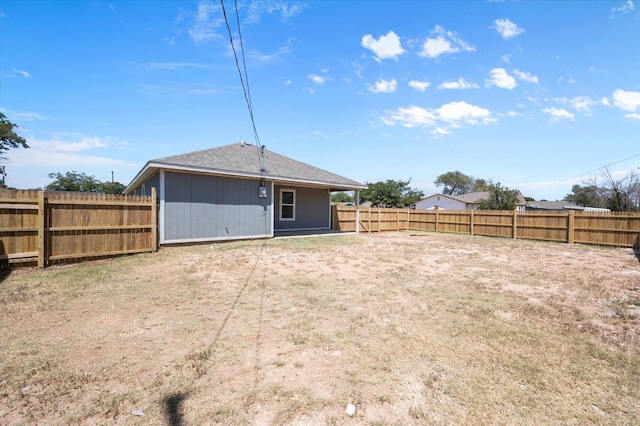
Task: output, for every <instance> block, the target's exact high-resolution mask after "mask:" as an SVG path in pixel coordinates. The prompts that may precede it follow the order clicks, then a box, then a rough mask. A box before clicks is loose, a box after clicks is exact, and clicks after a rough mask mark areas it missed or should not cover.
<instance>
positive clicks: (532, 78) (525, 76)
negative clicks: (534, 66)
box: [513, 70, 538, 84]
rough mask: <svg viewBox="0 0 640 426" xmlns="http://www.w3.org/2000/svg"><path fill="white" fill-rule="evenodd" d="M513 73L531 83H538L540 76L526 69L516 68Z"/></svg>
mask: <svg viewBox="0 0 640 426" xmlns="http://www.w3.org/2000/svg"><path fill="white" fill-rule="evenodd" d="M513 73H514V74H515V75H516V77H518V79H520V80H523V81H526V82H529V83H535V84H538V76H535V75H532V74H531V73H528V72H525V71H520V70H514V71H513Z"/></svg>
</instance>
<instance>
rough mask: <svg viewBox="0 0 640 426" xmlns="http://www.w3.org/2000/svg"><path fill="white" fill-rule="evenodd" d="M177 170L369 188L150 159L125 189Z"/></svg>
mask: <svg viewBox="0 0 640 426" xmlns="http://www.w3.org/2000/svg"><path fill="white" fill-rule="evenodd" d="M161 169H164V170H175V171H184V172H193V173H205V174H212V175H218V176H237V177H241V178H252V179H265V180H272V181H274V182H282V183H290V184H304V185H309V186H320V187H323V188H327V187H328V188H329V189H330V190H331V191H356V190H360V189H366V188H368V186H367V185H364V184H359V185H358V184H355V185H351V184H344V183H339V182H324V181H314V180H308V179H299V178H291V177H284V176H271V175H262V174H260V173H247V172H235V171H230V170H220V169H211V168H207V167H192V166H181V165H177V164H168V163H159V162H154V161H149V162H147V164H146V165H145V166H144V167H143V169H142V170H141V171H140V172H139V173H138V174H137V175H136V177H134V178H133V180H132V181H131V183H130V184H129V186H127V188H126V189H125V190H124V193H125V194H128V193H130V192H131V191H133V188H135V187H136V186H137V185H138V184H139V183H140V181H142V180H144V177H145V176H149V177H150V176H151V175H153V174H155V172H156V170H161Z"/></svg>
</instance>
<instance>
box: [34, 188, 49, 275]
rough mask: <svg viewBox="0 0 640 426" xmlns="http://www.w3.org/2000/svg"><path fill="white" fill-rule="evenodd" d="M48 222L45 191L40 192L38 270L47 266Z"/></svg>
mask: <svg viewBox="0 0 640 426" xmlns="http://www.w3.org/2000/svg"><path fill="white" fill-rule="evenodd" d="M46 220H47V209H46V198H45V192H44V191H38V219H37V223H38V242H37V244H36V245H37V247H38V268H44V267H46V266H47V246H46V243H47V239H46V238H45V232H46V228H45V224H46Z"/></svg>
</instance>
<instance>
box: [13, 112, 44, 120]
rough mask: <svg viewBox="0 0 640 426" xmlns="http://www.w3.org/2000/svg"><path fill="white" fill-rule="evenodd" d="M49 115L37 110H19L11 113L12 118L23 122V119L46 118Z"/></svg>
mask: <svg viewBox="0 0 640 426" xmlns="http://www.w3.org/2000/svg"><path fill="white" fill-rule="evenodd" d="M48 118H49V117H45V116H44V115H42V114H39V113H37V112H17V113H15V114H11V119H12V120H13V121H18V122H23V121H34V120H46V119H48Z"/></svg>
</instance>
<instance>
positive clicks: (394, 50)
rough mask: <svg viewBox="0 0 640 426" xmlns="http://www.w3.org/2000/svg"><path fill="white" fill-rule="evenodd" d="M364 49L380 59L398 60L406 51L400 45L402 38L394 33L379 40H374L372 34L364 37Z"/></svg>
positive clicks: (391, 32)
mask: <svg viewBox="0 0 640 426" xmlns="http://www.w3.org/2000/svg"><path fill="white" fill-rule="evenodd" d="M361 44H362V47H364V48H365V49H369V50H371V51H372V52H373V53H374V54H375V55H376V58H378V59H395V60H397V59H398V56H400V55H402V54H403V53H404V52H405V50H404V49H403V48H402V45H401V44H400V38H399V37H398V36H397V35H396V33H394V32H393V31H389V32H388V33H387V35H383V36H380V38H379V39H378V40H376V39H375V38H373V36H372V35H371V34H367V35H365V36H363V37H362V42H361Z"/></svg>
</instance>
